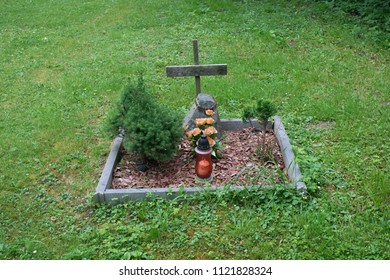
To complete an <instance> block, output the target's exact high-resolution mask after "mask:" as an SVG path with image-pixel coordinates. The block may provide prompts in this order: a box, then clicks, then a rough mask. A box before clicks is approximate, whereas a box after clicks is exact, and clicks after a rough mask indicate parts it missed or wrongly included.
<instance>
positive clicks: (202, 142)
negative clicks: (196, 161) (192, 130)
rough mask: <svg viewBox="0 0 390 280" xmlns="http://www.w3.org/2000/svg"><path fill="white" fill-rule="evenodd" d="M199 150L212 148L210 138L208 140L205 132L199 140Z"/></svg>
mask: <svg viewBox="0 0 390 280" xmlns="http://www.w3.org/2000/svg"><path fill="white" fill-rule="evenodd" d="M197 148H198V150H200V151H207V150H209V149H210V144H209V140H207V137H206V135H205V134H202V136H201V137H200V139H199V140H198V146H197Z"/></svg>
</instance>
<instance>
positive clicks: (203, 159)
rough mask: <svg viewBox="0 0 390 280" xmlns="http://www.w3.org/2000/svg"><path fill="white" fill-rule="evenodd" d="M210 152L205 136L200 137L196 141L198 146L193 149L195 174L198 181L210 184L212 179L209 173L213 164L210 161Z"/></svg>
mask: <svg viewBox="0 0 390 280" xmlns="http://www.w3.org/2000/svg"><path fill="white" fill-rule="evenodd" d="M211 152H212V149H211V147H210V144H209V141H208V140H207V137H206V135H204V134H203V135H202V136H201V138H200V139H199V141H198V145H197V146H196V148H195V153H196V163H195V173H196V177H197V179H198V180H200V181H208V182H211V180H212V179H213V177H212V176H211V173H212V171H213V162H212V161H211Z"/></svg>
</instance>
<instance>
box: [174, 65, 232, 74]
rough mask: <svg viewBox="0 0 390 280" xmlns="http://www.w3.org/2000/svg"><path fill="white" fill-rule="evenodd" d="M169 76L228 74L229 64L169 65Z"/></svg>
mask: <svg viewBox="0 0 390 280" xmlns="http://www.w3.org/2000/svg"><path fill="white" fill-rule="evenodd" d="M166 72H167V76H168V77H188V76H215V75H227V64H205V65H184V66H167V67H166Z"/></svg>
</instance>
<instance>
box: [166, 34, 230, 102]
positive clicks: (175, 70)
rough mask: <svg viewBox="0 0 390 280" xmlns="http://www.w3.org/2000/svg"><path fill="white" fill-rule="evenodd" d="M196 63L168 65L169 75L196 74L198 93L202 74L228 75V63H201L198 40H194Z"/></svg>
mask: <svg viewBox="0 0 390 280" xmlns="http://www.w3.org/2000/svg"><path fill="white" fill-rule="evenodd" d="M192 44H193V46H194V65H185V66H167V67H166V71H167V76H168V77H188V76H195V86H196V95H198V94H199V93H200V76H215V75H227V65H226V64H204V65H199V51H198V40H193V41H192Z"/></svg>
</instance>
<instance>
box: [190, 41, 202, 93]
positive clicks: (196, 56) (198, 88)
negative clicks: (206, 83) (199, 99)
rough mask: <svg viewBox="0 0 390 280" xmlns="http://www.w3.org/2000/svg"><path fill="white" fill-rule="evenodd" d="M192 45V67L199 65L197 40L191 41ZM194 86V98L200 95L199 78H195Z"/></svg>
mask: <svg viewBox="0 0 390 280" xmlns="http://www.w3.org/2000/svg"><path fill="white" fill-rule="evenodd" d="M192 44H193V46H194V65H199V48H198V40H193V41H192ZM195 86H196V96H198V94H199V93H200V76H195Z"/></svg>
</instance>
